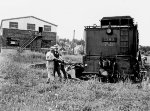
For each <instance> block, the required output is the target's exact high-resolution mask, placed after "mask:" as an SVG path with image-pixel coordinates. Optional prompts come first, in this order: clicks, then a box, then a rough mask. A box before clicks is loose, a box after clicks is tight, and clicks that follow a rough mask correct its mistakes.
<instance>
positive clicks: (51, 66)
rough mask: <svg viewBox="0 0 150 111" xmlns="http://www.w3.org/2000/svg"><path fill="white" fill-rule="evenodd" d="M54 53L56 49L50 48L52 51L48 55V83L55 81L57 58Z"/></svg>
mask: <svg viewBox="0 0 150 111" xmlns="http://www.w3.org/2000/svg"><path fill="white" fill-rule="evenodd" d="M53 52H54V47H51V48H50V51H48V52H47V53H46V68H47V73H48V79H47V83H49V82H50V80H52V81H53V80H54V59H55V56H54V54H53Z"/></svg>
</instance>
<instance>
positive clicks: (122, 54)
mask: <svg viewBox="0 0 150 111" xmlns="http://www.w3.org/2000/svg"><path fill="white" fill-rule="evenodd" d="M84 31H85V56H83V65H84V72H82V74H83V75H84V74H97V75H99V77H100V78H101V79H102V80H104V81H118V80H120V79H121V78H129V79H130V80H132V81H137V80H140V77H139V62H138V60H137V54H138V46H139V36H138V27H137V24H135V23H134V19H133V18H132V17H130V16H114V17H103V18H102V19H101V20H100V26H97V25H93V26H85V29H84Z"/></svg>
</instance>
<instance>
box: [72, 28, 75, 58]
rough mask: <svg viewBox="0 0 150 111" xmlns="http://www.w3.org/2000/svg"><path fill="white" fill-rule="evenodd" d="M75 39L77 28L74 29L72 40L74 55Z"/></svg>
mask: <svg viewBox="0 0 150 111" xmlns="http://www.w3.org/2000/svg"><path fill="white" fill-rule="evenodd" d="M74 39H75V30H74V31H73V40H72V42H73V55H74Z"/></svg>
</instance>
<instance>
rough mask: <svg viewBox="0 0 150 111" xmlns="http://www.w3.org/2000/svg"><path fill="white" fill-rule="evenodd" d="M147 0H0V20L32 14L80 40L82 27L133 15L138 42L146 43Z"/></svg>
mask: <svg viewBox="0 0 150 111" xmlns="http://www.w3.org/2000/svg"><path fill="white" fill-rule="evenodd" d="M149 11H150V1H149V0H0V21H1V20H2V19H8V18H16V17H24V16H35V17H38V18H40V19H43V20H46V21H49V22H51V23H54V24H56V25H58V28H57V35H58V36H59V38H67V39H70V40H72V38H73V32H74V30H75V38H76V39H79V40H80V39H83V32H84V26H92V25H93V24H97V25H100V21H99V20H100V19H101V18H102V17H105V16H124V15H125V16H126V15H129V16H131V17H132V18H134V21H135V23H137V24H138V29H139V40H140V41H139V43H140V45H143V46H150V34H149V33H150V28H149V27H150V13H149Z"/></svg>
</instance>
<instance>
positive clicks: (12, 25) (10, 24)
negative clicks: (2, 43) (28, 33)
mask: <svg viewBox="0 0 150 111" xmlns="http://www.w3.org/2000/svg"><path fill="white" fill-rule="evenodd" d="M9 28H10V29H18V22H9Z"/></svg>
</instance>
